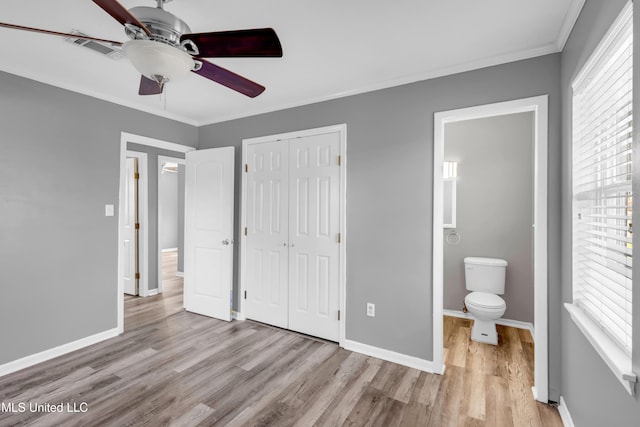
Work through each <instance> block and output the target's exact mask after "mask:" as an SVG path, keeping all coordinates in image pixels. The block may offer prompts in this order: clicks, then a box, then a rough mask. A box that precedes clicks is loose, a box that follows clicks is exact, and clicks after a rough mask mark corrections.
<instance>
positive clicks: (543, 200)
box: [432, 95, 548, 403]
mask: <svg viewBox="0 0 640 427" xmlns="http://www.w3.org/2000/svg"><path fill="white" fill-rule="evenodd" d="M524 112H532V113H533V115H534V120H533V123H534V126H533V224H532V225H533V287H534V308H533V314H534V320H533V325H534V332H535V335H534V341H535V347H534V386H533V388H532V391H533V396H534V398H535V399H536V400H538V401H540V402H544V403H546V402H547V401H548V366H547V365H548V338H547V322H548V310H547V292H548V289H547V286H548V284H547V216H548V211H547V145H548V142H547V140H548V134H547V121H548V117H547V115H548V96H546V95H544V96H538V97H533V98H526V99H519V100H514V101H507V102H501V103H496V104H488V105H481V106H477V107H469V108H463V109H458V110H452V111H445V112H439V113H436V114H435V115H434V157H433V162H434V163H433V182H434V184H433V252H432V253H433V259H432V262H433V264H432V265H433V314H434V316H433V325H434V326H433V327H434V329H433V362H434V367H435V370H436V372H438V373H443V372H444V359H443V322H444V319H443V317H444V306H443V304H444V298H443V295H444V251H443V247H444V233H443V228H444V224H445V221H444V211H445V206H444V200H445V194H444V193H445V191H444V189H445V179H444V174H443V165H444V162H445V160H446V159H445V155H444V153H445V138H446V135H445V125H447V124H450V123H455V122H462V121H467V120H473V119H480V118H489V117H496V116H503V115H507V114H516V113H524ZM473 255H474V254H468V256H473Z"/></svg>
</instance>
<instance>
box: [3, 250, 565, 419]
mask: <svg viewBox="0 0 640 427" xmlns="http://www.w3.org/2000/svg"><path fill="white" fill-rule="evenodd" d="M171 255H172V254H170V253H169V254H165V256H166V257H167V258H170V257H171ZM171 263H173V264H174V265H175V260H173V261H170V262H169V263H167V264H165V266H166V267H167V269H166V274H165V278H166V279H165V281H164V293H163V294H162V295H158V296H154V297H147V298H136V297H127V298H126V300H125V312H126V314H125V316H126V319H125V333H124V334H123V335H122V336H119V337H117V338H113V339H110V340H108V341H105V342H102V343H99V344H96V345H93V346H91V347H88V348H85V349H82V350H79V351H76V352H74V353H71V354H68V355H65V356H63V357H60V358H57V359H53V360H51V361H48V362H45V363H42V364H40V365H37V366H34V367H31V368H28V369H25V370H23V371H20V372H16V373H14V374H11V375H7V376H5V377H2V378H0V402H4V403H5V404H6V403H15V404H16V405H17V404H18V403H20V402H26V404H27V405H29V403H50V404H57V403H61V402H62V403H64V404H67V403H69V404H71V405H73V404H74V403H75V404H76V406H77V407H79V405H80V404H81V403H82V402H86V403H87V408H88V411H87V412H86V413H48V414H47V413H30V412H29V411H27V412H25V413H7V412H5V413H2V412H0V425H1V426H13V425H32V426H102V425H106V426H143V425H144V426H164V425H171V426H198V425H199V426H208V425H221V426H271V425H272V426H312V425H318V426H341V425H342V426H385V427H386V426H516V427H520V426H529V425H531V426H561V425H562V423H561V421H560V417H559V415H558V411H557V410H556V409H555V408H553V407H550V406H547V405H543V404H541V403H538V402H535V401H534V400H533V398H532V397H531V390H530V389H531V385H532V363H533V359H532V358H533V344H532V340H531V336H530V335H529V333H528V332H526V331H522V330H518V329H513V328H506V327H499V334H500V345H499V346H497V347H496V346H490V345H486V344H478V343H474V342H472V341H470V340H469V336H470V322H469V321H467V320H463V319H456V318H450V317H447V318H445V347H446V348H445V361H446V365H447V369H446V373H445V375H443V376H439V375H434V374H428V373H425V372H421V371H418V370H415V369H411V368H407V367H404V366H400V365H396V364H393V363H389V362H384V361H381V360H379V359H375V358H371V357H367V356H364V355H361V354H358V353H352V352H350V351H347V350H344V349H341V348H339V347H338V346H337V345H336V344H333V343H328V342H325V341H322V340H316V339H312V338H309V337H306V336H302V335H299V334H296V333H291V332H287V331H282V330H280V329H277V328H271V327H268V326H265V325H261V324H258V323H254V322H250V321H245V322H238V321H234V322H231V323H227V322H222V321H218V320H215V319H210V318H207V317H203V316H198V315H195V314H191V313H187V312H184V311H183V310H182V280H181V279H180V278H177V277H175V276H174V274H173V273H172V272H171V268H173V271H175V266H174V267H170V265H171ZM72 407H73V406H72Z"/></svg>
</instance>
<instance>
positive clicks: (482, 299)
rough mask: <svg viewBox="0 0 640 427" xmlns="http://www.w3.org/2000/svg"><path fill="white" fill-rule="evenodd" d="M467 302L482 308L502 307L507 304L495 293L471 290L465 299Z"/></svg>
mask: <svg viewBox="0 0 640 427" xmlns="http://www.w3.org/2000/svg"><path fill="white" fill-rule="evenodd" d="M464 301H465V302H466V303H467V304H473V305H475V306H476V307H481V308H502V307H506V304H505V302H504V300H503V299H502V298H500V297H499V296H498V295H495V294H488V293H485V292H471V293H470V294H469V295H467V296H466V297H465V299H464Z"/></svg>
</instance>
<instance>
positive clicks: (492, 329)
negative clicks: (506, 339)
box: [471, 319, 498, 345]
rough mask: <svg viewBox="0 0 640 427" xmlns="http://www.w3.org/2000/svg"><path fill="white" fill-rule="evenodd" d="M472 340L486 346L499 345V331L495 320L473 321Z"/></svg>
mask: <svg viewBox="0 0 640 427" xmlns="http://www.w3.org/2000/svg"><path fill="white" fill-rule="evenodd" d="M471 339H472V340H473V341H477V342H481V343H485V344H492V345H498V331H497V330H496V322H495V320H478V319H473V327H472V328H471Z"/></svg>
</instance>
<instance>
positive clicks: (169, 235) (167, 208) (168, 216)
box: [158, 171, 184, 249]
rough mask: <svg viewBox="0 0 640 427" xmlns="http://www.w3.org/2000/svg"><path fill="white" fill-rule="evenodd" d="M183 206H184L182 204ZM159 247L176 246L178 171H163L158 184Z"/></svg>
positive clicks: (168, 247) (169, 247)
mask: <svg viewBox="0 0 640 427" xmlns="http://www.w3.org/2000/svg"><path fill="white" fill-rule="evenodd" d="M183 208H184V206H183ZM158 214H159V218H160V227H159V228H160V249H174V248H177V247H178V173H177V172H166V171H165V172H163V173H161V174H160V183H159V185H158Z"/></svg>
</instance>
